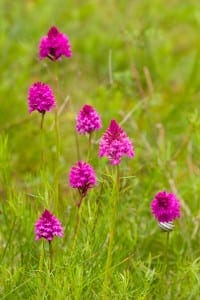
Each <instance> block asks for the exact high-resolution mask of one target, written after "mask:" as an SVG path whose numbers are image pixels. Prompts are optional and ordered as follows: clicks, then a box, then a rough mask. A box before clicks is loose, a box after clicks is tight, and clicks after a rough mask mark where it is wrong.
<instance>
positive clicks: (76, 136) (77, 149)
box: [74, 131, 81, 161]
mask: <svg viewBox="0 0 200 300" xmlns="http://www.w3.org/2000/svg"><path fill="white" fill-rule="evenodd" d="M74 134H75V142H76V154H77V160H78V161H79V160H80V159H81V156H80V149H79V142H78V135H77V132H76V131H75V133H74Z"/></svg>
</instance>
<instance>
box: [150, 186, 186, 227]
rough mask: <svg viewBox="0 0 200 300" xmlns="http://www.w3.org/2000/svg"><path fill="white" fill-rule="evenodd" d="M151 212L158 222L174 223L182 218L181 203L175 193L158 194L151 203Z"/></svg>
mask: <svg viewBox="0 0 200 300" xmlns="http://www.w3.org/2000/svg"><path fill="white" fill-rule="evenodd" d="M151 212H152V214H153V215H154V217H155V218H156V219H157V220H158V222H172V221H174V220H175V219H176V218H179V217H180V202H179V200H178V199H177V197H176V196H175V195H174V194H173V193H168V192H166V191H161V192H158V193H157V194H156V195H155V197H154V199H153V201H152V202H151Z"/></svg>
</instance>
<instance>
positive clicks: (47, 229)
mask: <svg viewBox="0 0 200 300" xmlns="http://www.w3.org/2000/svg"><path fill="white" fill-rule="evenodd" d="M35 236H36V237H35V239H36V241H37V240H39V239H41V238H44V239H46V240H47V241H52V240H53V238H54V236H59V237H62V236H63V228H62V225H61V223H60V221H59V220H58V219H57V218H56V217H55V216H54V215H52V214H51V213H50V212H49V211H48V210H47V209H46V210H45V211H44V212H43V214H42V215H41V217H40V218H39V219H38V220H37V222H36V223H35Z"/></svg>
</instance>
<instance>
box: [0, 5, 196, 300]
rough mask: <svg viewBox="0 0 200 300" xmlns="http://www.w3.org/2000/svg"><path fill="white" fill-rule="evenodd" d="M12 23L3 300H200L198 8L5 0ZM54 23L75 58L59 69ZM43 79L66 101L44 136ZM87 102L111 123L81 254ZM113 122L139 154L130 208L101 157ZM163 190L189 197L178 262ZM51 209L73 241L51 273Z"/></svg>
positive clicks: (180, 224) (0, 250)
mask: <svg viewBox="0 0 200 300" xmlns="http://www.w3.org/2000/svg"><path fill="white" fill-rule="evenodd" d="M0 17H1V32H0V45H1V49H2V55H1V85H0V95H1V97H0V98H1V100H0V101H1V105H0V116H1V117H0V197H1V198H0V221H1V230H0V295H1V296H0V298H1V299H11V300H15V299H58V300H60V299H61V300H62V299H123V300H124V299H139V300H142V299H145V300H151V299H152V300H154V299H161V300H162V299H187V300H188V299H199V288H200V274H199V268H200V261H199V249H200V241H199V239H198V237H199V236H198V231H199V227H200V201H199V192H200V182H199V174H200V166H199V154H200V151H199V142H200V134H199V129H200V117H199V100H200V93H199V87H200V72H199V61H200V60H199V58H200V42H199V31H200V8H199V5H198V4H197V1H195V0H188V1H178V0H169V1H167V2H166V1H164V0H153V1H148V0H140V1H139V0H138V1H136V0H135V1H128V0H127V1H114V0H111V1H108V0H106V1H104V2H102V1H98V0H96V1H80V0H76V1H64V0H60V1H56V0H50V1H48V2H47V1H44V0H38V1H31V0H29V1H6V0H2V1H1V3H0ZM52 25H56V26H58V27H59V28H60V30H61V31H62V32H64V33H66V34H67V35H68V36H69V38H70V41H71V44H72V50H73V56H72V57H71V58H70V59H65V58H63V59H62V61H61V62H59V63H58V64H57V63H56V64H53V63H52V62H51V61H48V60H43V61H40V60H39V59H38V43H39V40H40V38H41V36H43V35H45V34H46V32H47V31H48V29H49V27H50V26H52ZM38 80H39V81H40V80H41V81H43V82H46V83H48V84H50V85H51V86H52V88H53V89H54V91H55V93H56V99H57V103H58V107H59V109H58V119H57V126H58V127H57V129H59V132H58V131H57V132H56V131H55V119H54V113H53V112H52V113H48V114H46V115H45V119H44V128H43V131H41V130H40V115H39V114H38V113H36V112H35V113H33V114H31V115H29V114H28V106H27V92H28V88H29V86H30V85H31V84H32V83H33V82H35V81H38ZM86 103H87V104H92V105H93V106H94V107H95V109H96V110H97V111H98V112H99V114H100V115H101V118H102V121H103V129H102V130H100V131H99V132H97V133H96V134H95V135H94V136H93V143H92V150H91V154H90V162H91V164H92V166H93V167H94V169H95V171H96V173H97V178H98V185H97V186H96V187H95V188H93V189H91V190H90V191H89V192H88V195H87V197H86V199H84V201H83V203H82V207H81V218H80V228H79V232H78V236H77V241H76V244H75V247H73V235H74V227H75V224H76V218H77V206H76V202H77V200H78V193H77V192H76V191H75V190H72V189H71V188H70V186H69V183H68V174H69V169H70V167H71V166H72V165H73V164H74V163H75V162H76V161H77V160H78V159H79V158H80V159H82V160H86V159H87V151H88V140H87V138H86V137H85V136H78V137H77V136H76V134H75V118H76V115H77V113H78V111H79V110H80V108H81V107H82V106H83V105H84V104H86ZM111 119H116V120H117V121H118V122H119V123H121V124H122V126H123V128H124V130H125V131H126V132H127V134H128V136H129V137H130V138H131V140H132V141H133V144H134V148H135V153H136V155H135V157H134V158H133V159H129V158H124V159H123V160H122V163H121V164H120V191H119V200H118V201H116V198H115V197H116V193H115V192H113V180H114V176H115V170H114V168H113V167H112V166H110V165H109V163H108V161H107V159H99V158H98V155H97V154H98V141H99V139H100V137H101V135H102V133H103V132H104V131H105V129H106V128H107V127H108V125H109V122H110V120H111ZM77 138H78V144H79V151H77ZM58 154H59V155H58ZM42 157H43V159H42ZM162 189H166V190H167V191H172V192H173V193H175V194H176V195H177V196H178V197H179V199H180V200H181V218H180V219H179V220H178V221H176V222H175V229H174V231H173V232H171V233H170V237H169V242H168V258H167V264H168V265H167V268H166V255H165V248H166V235H165V233H163V232H162V231H161V230H160V229H159V228H158V224H157V222H156V221H155V219H154V218H153V217H152V215H151V211H150V203H151V201H152V199H153V197H154V195H155V194H156V193H157V192H158V191H160V190H162ZM113 205H116V211H115V212H113ZM45 208H47V209H49V210H50V211H51V212H52V213H53V214H54V215H56V216H57V217H58V218H59V220H60V221H61V223H62V225H63V227H64V237H63V238H55V239H54V240H53V243H52V244H53V245H52V246H53V249H52V251H53V269H52V270H50V269H49V249H48V243H46V241H44V243H43V241H41V240H40V241H38V242H36V241H35V236H34V224H35V222H36V220H37V219H38V217H39V216H40V215H41V213H42V211H43V210H44V209H45ZM113 218H114V221H113ZM111 229H113V230H114V233H113V240H112V245H111V246H110V250H109V251H110V261H108V256H107V255H108V248H109V237H110V232H111ZM72 249H73V251H72ZM106 264H107V267H106ZM106 270H107V271H106ZM105 272H108V274H107V275H106V274H105Z"/></svg>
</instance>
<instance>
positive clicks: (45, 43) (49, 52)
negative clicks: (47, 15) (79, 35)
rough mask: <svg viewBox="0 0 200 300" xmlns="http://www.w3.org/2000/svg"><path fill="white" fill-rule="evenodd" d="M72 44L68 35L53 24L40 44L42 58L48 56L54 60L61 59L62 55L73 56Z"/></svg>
mask: <svg viewBox="0 0 200 300" xmlns="http://www.w3.org/2000/svg"><path fill="white" fill-rule="evenodd" d="M71 55H72V51H71V45H70V41H69V38H68V36H67V35H65V34H64V33H62V32H60V31H59V30H58V28H57V27H55V26H52V27H51V28H50V29H49V31H48V33H47V35H45V36H43V37H42V38H41V40H40V44H39V56H40V59H43V58H46V57H48V58H49V59H51V60H52V61H55V60H59V59H60V58H61V57H62V56H65V57H67V58H69V57H71Z"/></svg>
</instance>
